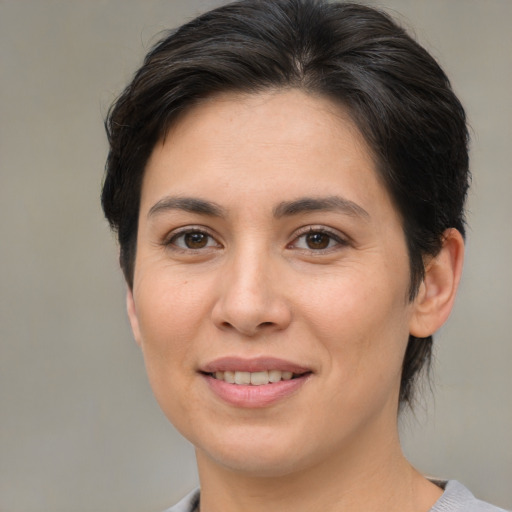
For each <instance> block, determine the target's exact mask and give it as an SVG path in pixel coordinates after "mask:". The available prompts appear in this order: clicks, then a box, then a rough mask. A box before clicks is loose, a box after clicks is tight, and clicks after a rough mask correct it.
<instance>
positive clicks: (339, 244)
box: [287, 226, 349, 254]
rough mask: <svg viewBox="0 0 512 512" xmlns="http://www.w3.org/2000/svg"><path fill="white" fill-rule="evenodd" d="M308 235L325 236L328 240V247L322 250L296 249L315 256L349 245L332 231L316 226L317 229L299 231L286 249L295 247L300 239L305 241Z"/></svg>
mask: <svg viewBox="0 0 512 512" xmlns="http://www.w3.org/2000/svg"><path fill="white" fill-rule="evenodd" d="M308 235H324V236H327V237H328V238H329V240H328V246H327V247H324V248H316V249H313V248H311V247H304V248H298V247H297V249H299V250H303V251H308V252H313V253H316V254H323V253H325V252H330V251H332V250H335V249H336V248H339V247H345V246H347V245H349V242H348V240H346V239H345V238H343V237H342V236H340V234H338V233H336V232H334V231H331V230H330V229H327V228H325V227H321V226H318V227H314V226H308V227H306V228H303V229H302V230H300V231H299V232H298V233H296V235H295V237H294V239H293V241H292V242H291V243H290V244H288V246H287V247H289V248H293V246H296V245H297V241H298V240H300V239H301V238H304V239H305V238H306V237H307V236H308ZM332 242H335V243H334V244H332ZM306 243H307V242H306Z"/></svg>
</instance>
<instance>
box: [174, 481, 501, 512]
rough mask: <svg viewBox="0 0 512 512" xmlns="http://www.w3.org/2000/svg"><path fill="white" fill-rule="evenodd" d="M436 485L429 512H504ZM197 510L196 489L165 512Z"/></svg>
mask: <svg viewBox="0 0 512 512" xmlns="http://www.w3.org/2000/svg"><path fill="white" fill-rule="evenodd" d="M436 483H437V484H438V485H440V486H441V487H443V488H444V492H443V495H442V496H441V497H440V498H439V499H438V500H437V501H436V503H435V504H434V506H433V507H432V508H431V509H430V512H506V511H505V510H503V509H502V508H498V507H495V506H494V505H489V503H485V502H484V501H480V500H478V499H476V498H475V497H474V496H473V495H472V494H471V492H469V490H468V489H466V487H464V486H463V485H462V484H461V483H459V482H457V481H456V480H448V481H447V482H436ZM198 509H199V489H196V490H195V491H192V492H191V493H190V494H188V495H187V496H185V497H184V498H183V499H182V500H181V501H180V502H179V503H177V504H176V505H174V507H171V508H168V509H167V510H166V511H165V512H197V511H198Z"/></svg>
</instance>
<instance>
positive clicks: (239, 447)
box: [191, 429, 307, 477]
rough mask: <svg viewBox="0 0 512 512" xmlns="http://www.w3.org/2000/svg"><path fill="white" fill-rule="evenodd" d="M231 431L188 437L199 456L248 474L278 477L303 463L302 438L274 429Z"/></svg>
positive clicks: (231, 469)
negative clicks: (202, 437)
mask: <svg viewBox="0 0 512 512" xmlns="http://www.w3.org/2000/svg"><path fill="white" fill-rule="evenodd" d="M237 430H239V431H238V432H231V433H230V434H229V435H226V436H223V437H218V438H216V439H210V440H206V439H202V440H198V439H191V441H192V442H193V444H195V446H196V450H197V453H198V458H199V457H203V456H204V457H206V458H208V459H210V460H211V461H213V462H214V463H215V464H218V465H219V466H222V467H224V468H225V469H227V470H230V471H234V472H236V473H239V474H245V475H247V476H252V477H280V476H285V475H288V474H290V473H292V472H296V471H297V470H298V469H299V468H300V467H301V466H303V465H304V464H306V463H307V461H306V459H307V454H306V453H305V452H304V440H300V441H299V440H298V439H297V440H294V436H293V435H286V436H284V435H276V433H275V432H271V433H269V432H268V431H267V432H265V429H264V430H263V431H259V432H258V431H257V429H251V430H252V431H251V432H247V431H245V432H241V431H240V429H237Z"/></svg>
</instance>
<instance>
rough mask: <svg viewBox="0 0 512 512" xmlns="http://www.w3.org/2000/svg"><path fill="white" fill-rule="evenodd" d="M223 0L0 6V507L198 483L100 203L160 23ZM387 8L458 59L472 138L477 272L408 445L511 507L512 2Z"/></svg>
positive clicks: (469, 0) (165, 501)
mask: <svg viewBox="0 0 512 512" xmlns="http://www.w3.org/2000/svg"><path fill="white" fill-rule="evenodd" d="M219 3H221V2H219V1H216V2H215V1H200V0H194V1H192V0H188V1H184V0H183V1H169V0H167V1H163V0H147V1H135V0H110V1H106V0H96V1H95V0H92V1H88V2H84V1H79V0H40V1H39V0H0V66H1V67H0V69H1V80H0V120H1V123H0V180H1V182H0V262H1V265H0V340H1V346H0V350H1V354H0V366H1V373H0V411H1V420H0V511H2V512H7V511H8V512H21V511H23V512H28V511H34V512H35V511H38V512H39V511H48V512H50V511H51V512H59V511H66V512H69V511H71V512H73V511H77V512H80V511H105V512H106V511H113V510H123V511H126V512H131V511H134V512H135V511H137V512H142V511H155V512H156V511H158V510H161V509H163V508H165V507H166V506H169V505H170V504H172V503H173V502H174V501H175V500H176V499H177V498H178V497H179V496H181V495H182V494H183V493H184V492H185V491H187V490H188V489H189V488H191V487H193V486H194V485H195V482H196V476H195V469H194V461H193V451H192V449H191V447H190V446H189V445H188V444H187V443H186V442H185V441H183V440H181V439H180V437H179V435H178V434H177V433H176V432H175V431H174V430H173V428H172V427H171V426H170V425H169V424H168V423H167V421H166V420H165V419H164V417H163V415H162V414H161V413H160V411H159V409H158V407H157V405H156V403H155V401H154V399H153V397H152V395H151V391H150V390H149V386H148V384H147V383H146V377H145V373H144V367H143V362H142V359H141V356H140V354H139V351H138V349H137V347H136V345H135V343H134V342H133V341H132V338H131V334H130V332H129V329H128V323H127V320H126V317H125V312H124V285H123V281H122V278H121V275H120V273H119V272H118V270H117V263H116V251H117V249H116V247H115V244H114V241H113V238H112V236H111V235H110V233H109V231H108V228H107V225H106V222H105V221H104V220H103V218H102V214H101V211H100V207H99V201H98V197H99V189H100V184H101V180H102V169H103V164H104V159H105V155H106V143H105V137H104V132H103V127H102V119H103V117H104V115H105V112H106V109H107V107H108V105H109V104H110V102H111V101H112V100H113V99H114V97H115V96H116V94H118V93H119V92H120V91H121V89H122V87H123V86H124V85H125V84H126V82H127V80H128V79H129V77H130V76H131V74H132V72H133V71H134V70H135V69H136V66H137V65H138V64H139V63H140V60H141V58H142V56H143V54H144V53H145V52H146V51H147V50H148V48H149V47H150V46H151V44H153V43H154V42H155V41H156V35H157V34H158V33H159V32H160V31H161V30H162V29H164V28H166V27H172V26H176V25H178V24H180V23H182V22H183V21H185V20H187V19H189V18H190V17H191V16H192V15H193V14H195V13H197V12H199V11H202V10H206V9H207V8H210V7H212V6H213V5H216V4H219ZM380 5H387V6H388V7H389V8H390V9H391V10H392V11H393V12H394V11H395V10H396V11H398V12H399V13H401V14H400V15H399V19H400V20H402V22H403V23H404V24H405V25H406V26H408V27H413V28H414V31H415V33H416V36H417V38H418V39H419V40H420V41H421V42H422V43H423V44H425V45H426V46H427V48H429V50H430V51H431V52H432V53H433V54H434V55H435V56H436V57H437V58H438V59H439V60H440V62H441V63H442V65H444V66H445V68H446V69H447V71H448V73H449V75H450V76H451V78H452V81H453V85H454V88H455V89H456V91H457V92H458V93H459V95H460V97H461V99H462V100H463V102H464V103H465V105H466V107H467V111H468V114H469V119H470V123H471V126H472V130H473V148H472V169H473V173H474V186H473V189H472V193H471V198H470V203H469V221H470V225H471V229H470V231H469V242H468V256H467V263H466V268H465V277H464V281H463V284H462V290H461V293H460V297H459V299H458V302H457V305H456V308H455V311H454V313H453V315H452V318H451V320H450V322H449V324H448V325H447V326H446V327H445V328H444V330H443V331H442V332H441V333H440V335H439V336H438V337H437V340H436V342H437V360H438V361H437V364H436V367H435V390H434V392H435V399H433V398H432V394H431V393H430V392H429V391H428V390H427V392H426V398H425V400H424V402H423V403H422V404H420V406H419V407H418V408H417V411H416V415H415V416H414V415H408V416H407V417H405V418H403V420H402V427H403V438H404V445H405V449H406V452H407V453H408V454H409V456H410V458H411V459H412V461H413V462H414V463H415V464H416V465H417V466H418V467H419V468H420V469H422V470H423V471H425V472H427V473H429V474H434V475H437V476H441V477H450V478H457V479H459V480H461V481H463V482H464V483H465V484H466V485H468V486H469V487H470V488H471V489H472V490H473V491H474V492H475V494H478V495H479V496H481V497H482V498H485V499H487V500H491V501H493V502H495V503H497V504H499V505H501V506H504V507H508V508H512V485H511V483H510V482H511V478H512V435H511V432H512V398H511V392H512V372H511V363H512V343H511V336H510V317H511V314H512V306H511V305H512V297H511V290H512V272H511V270H510V255H511V254H512V236H511V235H512V228H511V222H512V221H511V219H512V207H511V204H512V202H511V200H510V196H511V193H512V173H511V169H512V154H511V146H512V136H511V135H512V133H511V118H512V99H511V90H512V57H511V54H512V31H511V30H510V26H511V23H512V1H510V0H485V1H484V0H480V1H477V0H450V1H448V0H428V1H427V0H417V1H412V0H385V1H383V2H380ZM507 262H508V263H507Z"/></svg>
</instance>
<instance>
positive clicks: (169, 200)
mask: <svg viewBox="0 0 512 512" xmlns="http://www.w3.org/2000/svg"><path fill="white" fill-rule="evenodd" d="M333 197H336V198H337V199H336V201H337V202H336V204H335V205H333V201H332V198H333ZM183 198H192V199H194V200H201V201H203V202H207V204H209V205H211V204H212V203H213V204H214V205H215V209H214V211H206V210H205V209H204V208H203V210H202V211H198V208H197V201H196V203H193V202H190V201H189V203H188V205H190V204H192V203H193V204H194V205H195V206H194V207H193V208H190V206H186V205H185V206H184V204H183V201H181V202H180V201H179V199H183ZM303 198H313V199H315V200H322V201H324V203H325V202H326V201H325V199H326V198H328V199H329V200H330V203H329V201H327V203H329V204H328V205H326V204H323V205H318V204H317V205H316V206H319V209H313V210H312V209H311V208H307V207H305V206H304V205H305V203H304V202H302V203H297V200H299V199H303ZM177 199H178V201H177ZM294 202H295V203H294ZM201 204H202V203H201ZM290 205H294V206H296V208H295V209H293V208H291V207H290ZM322 206H323V207H322ZM192 210H193V211H192ZM210 210H211V208H210ZM191 230H194V231H195V232H198V231H199V233H200V234H199V235H197V234H196V235H190V234H188V235H187V234H186V233H190V231H191ZM310 231H313V232H314V235H313V236H311V235H309V236H308V233H309V232H310ZM201 233H202V234H201ZM197 240H199V245H198V246H197V247H195V246H193V244H194V243H197ZM191 241H192V242H193V243H192V244H191ZM312 242H313V243H312ZM137 244H138V245H137V257H136V262H135V274H134V286H133V290H129V291H128V296H127V304H128V314H129V318H130V321H131V325H132V329H133V332H134V335H135V338H136V340H137V342H138V343H139V345H140V346H141V348H142V351H143V354H144V358H145V362H146V368H147V371H148V376H149V380H150V383H151V386H152V388H153V391H154V393H155V396H156V398H157V400H158V402H159V404H160V406H161V407H162V409H163V411H164V413H165V414H166V415H167V417H168V418H169V419H170V421H171V422H172V423H173V424H174V425H175V426H176V427H177V428H178V430H180V432H181V433H182V434H183V435H184V436H185V437H186V438H187V439H189V440H190V441H191V442H192V443H193V444H194V445H195V447H196V454H197V460H198V467H199V473H200V479H201V510H202V512H205V511H207V512H215V511H217V510H219V511H220V510H222V511H224V512H226V511H231V510H233V511H234V510H244V511H251V510H261V507H263V506H265V507H268V506H269V505H271V506H272V504H274V505H278V509H279V510H281V511H285V512H286V511H287V510H294V511H295V512H297V511H299V512H300V511H302V510H304V511H306V510H308V511H311V510H332V511H337V510H344V511H347V510H348V511H350V510H354V511H355V510H363V509H364V510H379V511H383V510H384V511H385V510H410V511H413V510H414V511H427V510H429V509H430V508H431V506H432V505H433V503H434V502H435V501H436V499H437V498H438V497H439V496H440V494H441V490H440V489H439V488H437V487H436V486H434V485H433V484H431V483H430V482H428V481H427V480H426V479H424V478H423V477H422V476H421V475H420V474H419V473H417V472H416V471H415V470H414V469H413V468H412V467H411V466H410V465H409V463H408V462H407V461H406V460H405V459H404V457H403V455H402V452H401V449H400V444H399V439H398V433H397V407H398V392H399V385H400V373H401V365H402V360H403V355H404V352H405V348H406V345H407V341H408V337H409V334H410V333H412V334H414V335H416V336H426V335H429V334H431V333H432V332H434V331H435V330H436V329H437V328H438V327H439V326H440V325H441V324H442V323H443V322H444V321H445V320H446V318H447V316H448V314H449V312H450V309H451V307H452V304H453V299H454V295H455V290H456V288H457V284H458V280H459V277H460V272H461V268H462V255H463V243H462V239H461V237H460V235H459V233H458V232H457V231H455V230H448V231H447V232H446V233H445V243H444V246H443V249H442V250H441V252H440V254H439V255H438V256H437V257H436V258H432V259H430V260H429V262H428V265H427V272H426V277H425V280H424V282H423V283H422V285H421V286H420V290H419V293H418V296H417V297H416V299H415V300H414V301H413V302H410V301H409V300H408V291H409V284H410V280H409V278H410V274H409V261H408V255H407V249H406V243H405V239H404V234H403V230H402V223H401V219H400V216H399V214H398V213H397V211H396V209H395V207H394V205H393V203H392V201H391V199H390V196H389V194H388V193H387V191H386V189H385V188H384V186H383V185H382V183H381V181H380V180H379V178H378V176H377V174H376V171H375V163H374V161H373V158H372V154H371V151H370V150H369V149H368V147H367V146H366V144H365V141H364V139H363V138H362V136H361V134H360V133H359V131H358V130H357V128H356V127H355V125H354V124H353V123H352V121H351V120H350V118H349V116H348V115H347V114H346V112H344V111H343V109H341V108H340V107H339V106H336V105H334V104H333V103H332V102H330V101H329V100H327V99H324V98H320V97H315V96H311V95H306V94H305V93H303V92H300V91H295V90H288V91H278V92H267V93H261V94H257V95H235V94H223V95H219V96H216V97H214V98H211V99H209V100H207V101H204V102H203V103H201V104H199V105H197V106H195V107H193V108H192V109H191V110H189V111H188V112H187V113H186V114H185V115H184V116H183V117H182V118H181V119H179V121H178V122H177V123H176V124H175V125H174V126H173V127H172V129H171V130H170V132H169V133H168V135H167V137H166V138H165V140H163V141H161V142H160V143H158V144H157V146H156V147H155V148H154V151H153V154H152V156H151V158H150V160H149V162H148V165H147V168H146V171H145V176H144V181H143V187H142V195H141V208H140V217H139V231H138V239H137ZM203 244H204V245H203ZM191 245H192V246H193V247H191ZM324 246H325V247H324ZM226 356H234V357H240V358H254V357H261V356H265V357H277V358H280V359H284V360H286V361H290V362H292V363H294V364H297V365H300V366H302V367H304V368H307V369H308V370H309V371H310V374H309V377H308V378H307V379H305V382H304V383H303V384H302V385H301V386H300V387H299V389H298V390H297V391H296V392H294V393H292V394H291V395H289V396H286V397H285V398H283V399H281V400H278V401H276V402H274V403H272V404H270V405H268V406H265V407H256V408H247V407H239V406H235V405H233V404H231V403H227V402H226V401H224V400H222V399H221V398H219V396H217V395H216V394H215V393H214V392H213V391H212V390H211V388H210V387H209V386H208V385H207V383H206V382H205V376H204V375H203V374H202V373H201V372H200V370H201V368H203V367H204V365H206V364H207V363H209V362H211V361H214V360H216V359H217V358H220V357H226Z"/></svg>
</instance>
